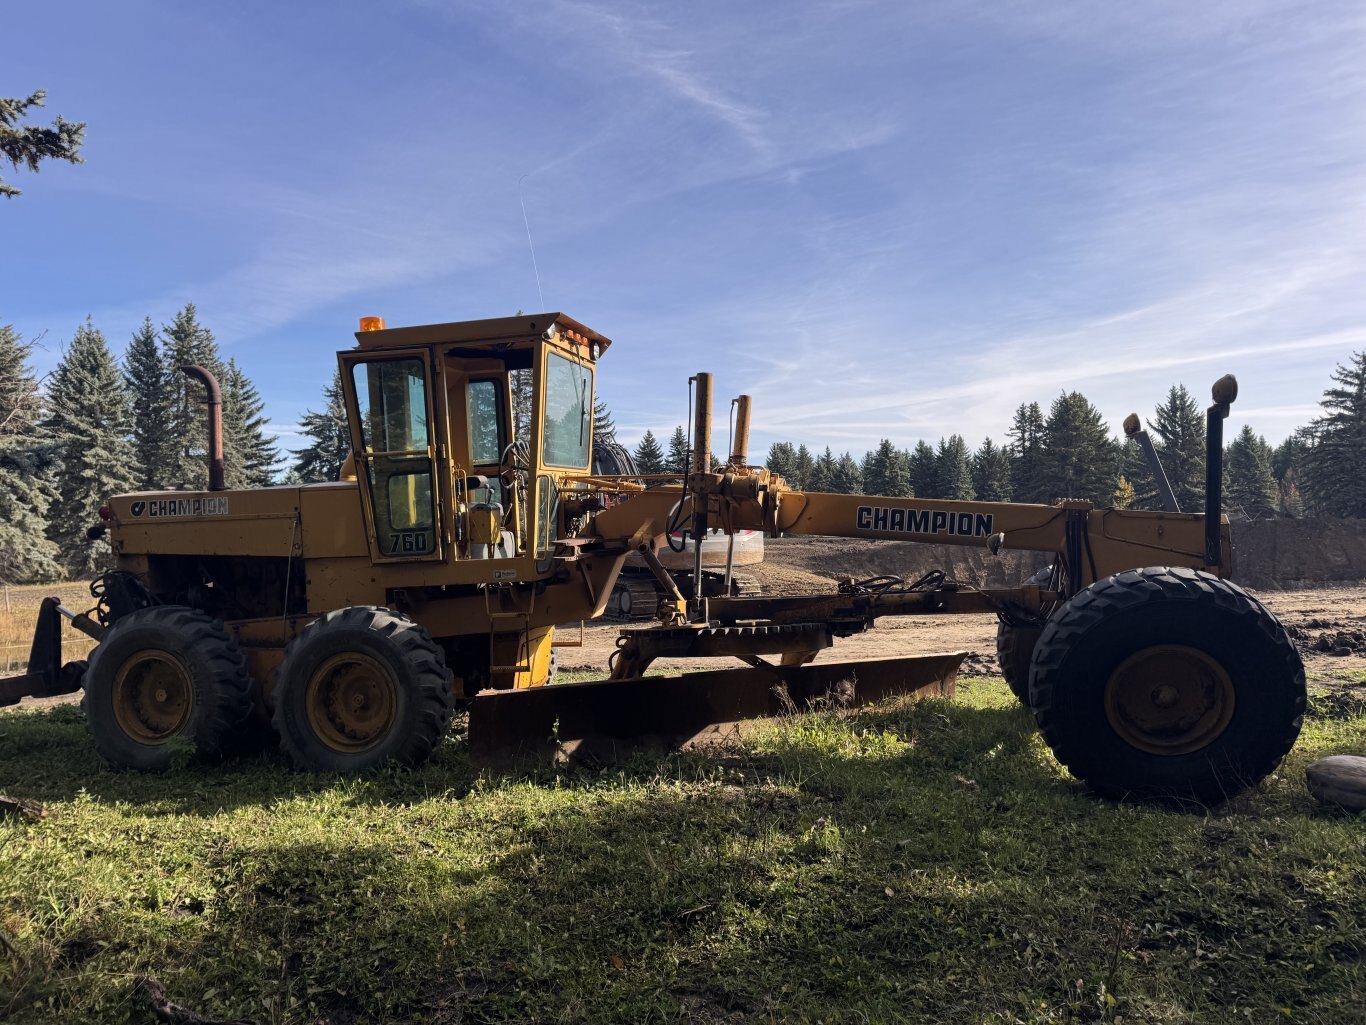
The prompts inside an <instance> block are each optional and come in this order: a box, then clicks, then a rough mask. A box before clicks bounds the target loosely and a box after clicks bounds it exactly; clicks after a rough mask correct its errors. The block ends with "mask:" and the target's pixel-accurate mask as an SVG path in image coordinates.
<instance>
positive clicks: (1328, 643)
mask: <svg viewBox="0 0 1366 1025" xmlns="http://www.w3.org/2000/svg"><path fill="white" fill-rule="evenodd" d="M1341 625H1342V624H1340V623H1328V622H1324V621H1322V620H1318V619H1311V620H1309V621H1308V622H1306V623H1305V624H1303V625H1302V626H1301V625H1295V626H1289V627H1286V630H1287V631H1288V632H1289V634H1290V637H1291V639H1292V640H1293V641H1294V642H1295V646H1296V647H1298V648H1299V649H1300V650H1301V651H1313V652H1318V653H1319V654H1323V655H1333V656H1335V657H1337V658H1342V657H1344V656H1346V655H1366V631H1362V630H1341V629H1337V627H1340V626H1341ZM1323 626H1326V627H1329V629H1327V630H1322V631H1319V632H1317V633H1316V632H1314V627H1323Z"/></svg>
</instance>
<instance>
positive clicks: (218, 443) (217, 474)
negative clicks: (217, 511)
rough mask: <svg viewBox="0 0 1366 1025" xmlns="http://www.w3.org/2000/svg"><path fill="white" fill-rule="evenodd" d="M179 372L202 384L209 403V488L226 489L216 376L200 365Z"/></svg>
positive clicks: (215, 489) (221, 406) (220, 412)
mask: <svg viewBox="0 0 1366 1025" xmlns="http://www.w3.org/2000/svg"><path fill="white" fill-rule="evenodd" d="M180 372H181V373H182V374H184V375H185V376H186V377H190V378H193V379H194V380H196V381H198V382H199V383H200V384H202V385H203V386H204V391H205V392H206V393H207V395H208V405H209V490H210V491H226V490H227V488H228V484H227V472H226V469H225V466H224V463H223V391H222V389H221V388H219V387H218V378H216V377H214V376H213V374H211V373H209V371H207V370H205V369H204V368H203V367H201V366H195V365H190V366H183V367H181V368H180Z"/></svg>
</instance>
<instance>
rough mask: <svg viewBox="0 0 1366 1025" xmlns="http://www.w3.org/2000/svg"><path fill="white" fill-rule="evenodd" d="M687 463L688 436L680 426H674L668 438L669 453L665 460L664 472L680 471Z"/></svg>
mask: <svg viewBox="0 0 1366 1025" xmlns="http://www.w3.org/2000/svg"><path fill="white" fill-rule="evenodd" d="M687 463H688V436H687V434H685V433H684V432H683V428H682V427H675V428H674V432H673V436H672V437H670V438H669V455H668V458H667V459H666V460H665V465H664V472H665V473H682V472H683V467H684V466H686V465H687Z"/></svg>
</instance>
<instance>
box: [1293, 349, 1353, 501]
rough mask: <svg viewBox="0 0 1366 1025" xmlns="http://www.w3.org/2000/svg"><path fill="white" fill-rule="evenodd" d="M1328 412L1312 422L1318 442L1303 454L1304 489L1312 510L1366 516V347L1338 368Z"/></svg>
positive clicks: (1325, 404) (1323, 402)
mask: <svg viewBox="0 0 1366 1025" xmlns="http://www.w3.org/2000/svg"><path fill="white" fill-rule="evenodd" d="M1333 380H1334V381H1335V382H1336V386H1335V387H1332V388H1329V389H1328V390H1327V391H1325V392H1324V393H1323V399H1322V400H1321V402H1320V405H1321V406H1322V407H1323V411H1324V412H1323V416H1320V417H1318V418H1317V419H1316V420H1314V422H1313V423H1311V424H1310V425H1309V435H1310V437H1311V439H1312V442H1313V443H1312V445H1311V446H1310V447H1309V448H1308V449H1307V450H1306V451H1304V452H1303V453H1302V454H1301V456H1300V462H1301V466H1300V471H1301V475H1302V476H1301V488H1302V489H1303V492H1304V497H1305V502H1306V504H1307V505H1308V507H1309V509H1310V511H1311V512H1313V513H1315V514H1317V515H1326V516H1352V517H1362V516H1366V351H1362V352H1356V353H1353V354H1352V356H1351V359H1350V360H1349V361H1348V363H1347V365H1346V366H1343V365H1339V366H1338V367H1337V368H1336V369H1335V370H1334V371H1333Z"/></svg>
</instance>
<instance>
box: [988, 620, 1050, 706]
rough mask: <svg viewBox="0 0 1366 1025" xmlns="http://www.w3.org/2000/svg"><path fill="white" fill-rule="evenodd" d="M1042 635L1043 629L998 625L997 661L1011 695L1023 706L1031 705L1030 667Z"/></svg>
mask: <svg viewBox="0 0 1366 1025" xmlns="http://www.w3.org/2000/svg"><path fill="white" fill-rule="evenodd" d="M1042 633H1043V628H1042V627H1023V626H1009V625H1008V624H1006V623H998V624H996V661H997V662H998V663H1000V666H1001V676H1002V677H1004V678H1005V681H1006V686H1008V687H1009V688H1010V693H1012V694H1014V695H1015V696H1016V697H1017V698H1019V699H1020V703H1021V704H1023V705H1028V704H1029V667H1030V665H1031V663H1032V662H1033V660H1034V648H1035V646H1036V645H1037V644H1038V643H1039V636H1040V635H1041V634H1042Z"/></svg>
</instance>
